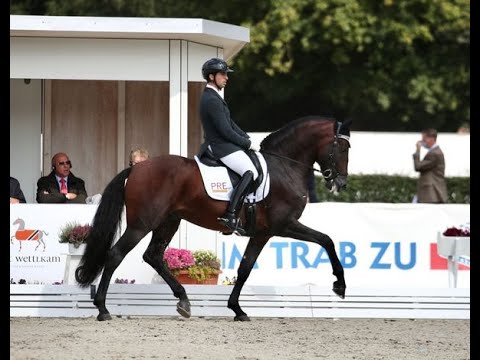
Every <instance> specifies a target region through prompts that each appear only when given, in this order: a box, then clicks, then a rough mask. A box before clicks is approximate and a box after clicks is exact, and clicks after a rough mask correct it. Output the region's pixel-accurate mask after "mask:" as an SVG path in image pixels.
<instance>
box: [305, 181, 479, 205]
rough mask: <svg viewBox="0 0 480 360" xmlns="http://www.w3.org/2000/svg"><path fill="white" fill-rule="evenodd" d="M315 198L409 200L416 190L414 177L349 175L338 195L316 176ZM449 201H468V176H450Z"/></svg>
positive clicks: (386, 201) (448, 185) (335, 199)
mask: <svg viewBox="0 0 480 360" xmlns="http://www.w3.org/2000/svg"><path fill="white" fill-rule="evenodd" d="M316 180H317V181H316V184H315V185H316V190H317V196H318V201H320V202H324V201H338V202H383V203H411V202H412V199H413V196H414V195H415V193H416V187H417V178H411V177H408V176H387V175H349V176H348V185H347V189H346V190H344V191H342V192H340V193H339V194H337V195H334V194H331V193H330V192H329V191H328V189H327V188H326V187H325V182H324V180H323V178H322V177H319V176H316ZM446 180H447V189H448V203H450V204H470V177H449V178H447V179H446Z"/></svg>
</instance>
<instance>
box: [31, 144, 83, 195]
mask: <svg viewBox="0 0 480 360" xmlns="http://www.w3.org/2000/svg"><path fill="white" fill-rule="evenodd" d="M71 168H72V162H71V161H70V159H69V158H68V156H67V154H65V153H57V154H55V155H54V156H53V158H52V171H51V172H50V174H48V175H47V176H43V177H41V178H40V179H38V181H37V202H38V203H54V204H55V203H59V204H61V203H67V204H70V203H76V204H85V200H86V199H87V191H86V190H85V182H84V181H83V180H82V179H80V178H78V177H76V176H75V175H73V173H72V172H71V171H70V169H71Z"/></svg>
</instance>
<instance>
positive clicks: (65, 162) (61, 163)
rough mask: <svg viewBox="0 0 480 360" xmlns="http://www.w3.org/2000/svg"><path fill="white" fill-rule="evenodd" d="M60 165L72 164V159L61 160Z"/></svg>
mask: <svg viewBox="0 0 480 360" xmlns="http://www.w3.org/2000/svg"><path fill="white" fill-rule="evenodd" d="M58 165H68V166H72V163H71V162H70V160H67V161H61V162H59V163H58Z"/></svg>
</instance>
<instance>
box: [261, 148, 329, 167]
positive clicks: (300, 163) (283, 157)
mask: <svg viewBox="0 0 480 360" xmlns="http://www.w3.org/2000/svg"><path fill="white" fill-rule="evenodd" d="M261 152H262V153H264V154H268V155H272V156H276V157H278V158H280V159H283V160H288V161H291V162H294V163H297V164H299V165H302V166H303V167H306V168H308V169H310V170H313V171H317V172H321V171H320V170H318V169H315V168H314V167H313V166H308V165H306V164H304V163H302V162H301V161H298V160H295V159H292V158H289V157H286V156H283V155H280V154H277V153H272V152H270V151H265V150H261Z"/></svg>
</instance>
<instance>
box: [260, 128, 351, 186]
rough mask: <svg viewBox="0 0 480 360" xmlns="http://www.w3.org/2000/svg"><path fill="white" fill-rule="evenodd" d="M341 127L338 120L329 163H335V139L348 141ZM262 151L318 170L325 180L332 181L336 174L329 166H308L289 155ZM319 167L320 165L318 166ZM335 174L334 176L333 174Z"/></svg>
mask: <svg viewBox="0 0 480 360" xmlns="http://www.w3.org/2000/svg"><path fill="white" fill-rule="evenodd" d="M341 127H342V123H341V122H338V127H337V132H336V134H335V136H334V137H333V143H332V146H331V150H330V153H329V154H328V160H329V162H330V164H329V165H332V164H333V165H335V159H334V152H335V147H336V146H337V140H338V138H344V139H346V140H347V141H348V136H345V135H342V134H340V128H341ZM262 152H263V153H265V154H269V155H272V156H276V157H278V158H280V159H284V160H288V161H291V162H294V163H297V164H300V165H302V166H303V167H306V168H308V169H309V170H313V171H316V172H319V173H321V174H322V176H323V177H324V179H325V180H327V181H332V180H333V179H334V178H335V177H336V175H338V174H334V173H333V170H332V169H330V168H327V169H325V170H318V169H315V168H314V167H313V166H308V165H305V164H304V163H302V162H301V161H298V160H295V159H291V158H289V157H286V156H283V155H280V154H276V153H272V152H270V151H265V150H262ZM320 169H321V167H320ZM334 175H335V176H334Z"/></svg>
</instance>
